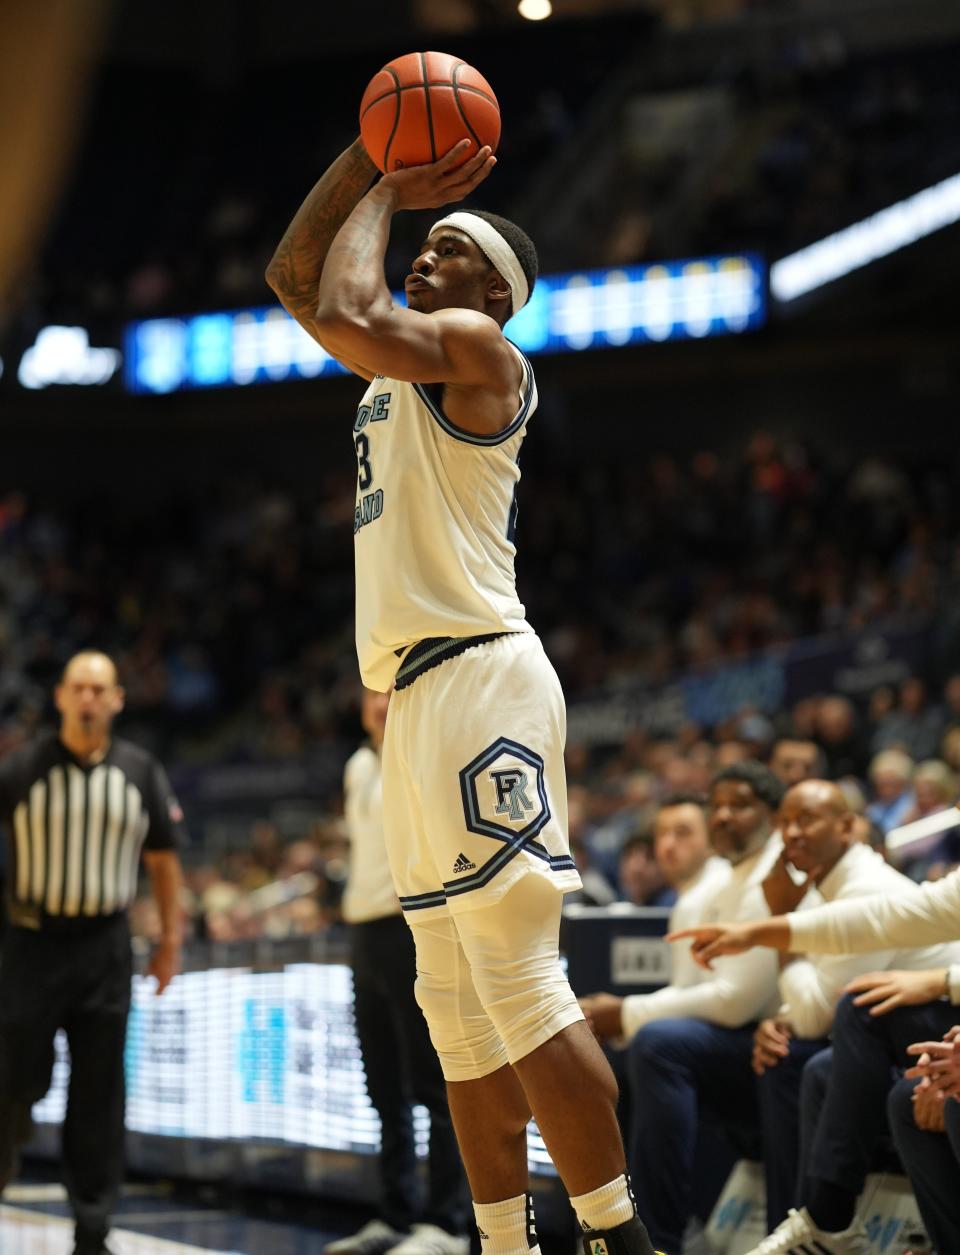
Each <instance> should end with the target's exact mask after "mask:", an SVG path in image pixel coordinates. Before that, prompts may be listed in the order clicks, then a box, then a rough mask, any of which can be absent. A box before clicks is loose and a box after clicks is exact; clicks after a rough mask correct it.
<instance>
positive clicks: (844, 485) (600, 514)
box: [0, 432, 960, 775]
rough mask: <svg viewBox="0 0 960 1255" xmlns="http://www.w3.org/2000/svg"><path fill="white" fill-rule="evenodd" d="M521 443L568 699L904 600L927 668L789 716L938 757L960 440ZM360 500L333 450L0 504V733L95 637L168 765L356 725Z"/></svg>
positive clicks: (953, 624)
mask: <svg viewBox="0 0 960 1255" xmlns="http://www.w3.org/2000/svg"><path fill="white" fill-rule="evenodd" d="M530 445H531V448H530V453H529V456H528V455H527V453H526V450H525V455H524V467H525V470H527V471H528V472H529V478H528V479H524V481H523V482H522V483H521V487H520V496H519V528H518V534H517V544H518V555H517V567H518V587H519V591H520V594H521V597H522V599H523V600H524V602H525V604H526V606H527V613H528V617H529V619H530V621H531V622H532V623H533V625H534V626H535V627H536V629H537V630H538V632H539V633H540V635H541V636H542V638H543V639H544V641H545V644H546V647H547V652H548V653H549V655H550V657H551V658H552V660H553V662H554V665H555V666H556V667H557V670H558V672H559V674H560V677H561V680H562V682H563V685H564V691H565V693H566V696H567V700H568V702H569V703H571V704H574V703H576V702H577V701H578V700H579V699H580V698H582V697H586V696H593V695H596V694H598V693H604V692H609V691H612V690H615V689H616V688H617V687H618V686H623V685H625V684H638V683H642V684H645V685H656V684H659V683H661V682H664V681H667V680H669V679H671V678H672V677H674V676H676V675H678V674H681V673H690V672H695V671H699V670H704V669H707V668H709V667H711V666H713V665H715V664H719V663H724V662H729V661H731V660H736V659H742V658H745V657H748V656H750V655H751V654H753V653H755V652H756V651H758V650H764V649H770V648H776V647H779V646H785V645H787V644H788V643H790V642H792V641H795V640H797V639H802V638H807V637H815V636H820V635H825V634H826V635H829V634H843V633H855V632H858V631H862V630H863V629H865V628H868V627H873V626H877V625H882V624H884V623H887V622H889V621H892V620H897V619H902V620H905V621H906V620H909V621H910V622H916V623H920V624H923V623H930V624H931V635H930V639H929V648H928V651H927V659H926V662H925V670H926V672H927V674H926V675H925V676H924V679H925V680H926V681H927V687H925V685H924V684H923V683H920V682H918V683H917V684H915V685H912V686H910V687H908V688H907V689H906V690H905V691H904V692H903V693H895V692H892V691H890V690H889V689H886V688H884V689H881V690H879V691H878V692H877V693H876V694H874V696H873V698H872V700H871V703H870V706H869V708H868V709H864V710H858V711H856V712H850V711H846V710H845V708H844V707H843V706H842V704H836V703H834V704H832V705H827V706H826V707H825V708H824V709H823V710H821V711H820V713H819V715H815V712H814V710H813V708H812V707H810V708H804V709H802V710H801V711H800V712H798V716H797V717H798V720H799V721H800V724H801V729H800V730H801V731H804V732H810V733H813V731H814V730H815V727H814V725H815V724H816V720H817V719H819V721H820V724H821V725H822V727H821V728H820V729H819V731H820V733H822V735H823V737H824V739H825V743H826V746H827V753H828V755H829V756H830V765H831V768H833V769H834V770H835V771H836V770H839V768H840V767H843V768H844V770H850V769H852V770H855V771H856V772H857V773H859V774H861V775H863V774H864V773H865V771H866V756H867V755H868V754H869V753H870V752H872V751H875V750H880V749H884V748H890V747H894V746H896V745H899V744H903V745H905V746H906V748H907V749H908V751H909V753H910V755H911V757H912V758H913V759H914V761H917V762H920V761H923V760H925V759H927V758H931V757H935V756H936V755H937V754H938V753H939V752H940V748H941V746H940V741H941V736H942V733H943V731H944V729H945V725H946V723H948V722H949V721H950V720H951V719H953V718H955V717H956V709H957V707H958V704H960V695H958V693H957V691H956V688H955V687H952V688H950V689H949V690H948V691H947V693H946V696H944V695H943V694H942V686H943V684H944V683H945V682H946V680H947V678H948V676H949V675H950V674H951V673H952V671H953V670H960V623H958V622H957V614H956V605H957V598H956V583H957V578H958V573H960V513H958V507H957V504H956V500H955V495H954V494H952V493H951V491H950V475H951V469H952V468H951V466H950V464H949V461H944V460H941V461H940V463H939V464H937V463H934V462H927V461H925V460H922V459H918V460H917V461H915V462H913V463H910V462H908V461H906V460H904V461H903V462H901V463H900V464H894V463H893V462H891V461H888V460H885V459H884V458H882V457H880V456H875V455H867V456H865V457H861V458H859V459H857V460H854V461H848V462H843V461H840V460H837V459H836V458H833V457H831V456H823V455H820V454H818V453H816V452H815V450H814V449H813V448H812V447H811V446H810V445H809V444H805V443H802V442H800V441H781V440H775V439H774V438H773V437H771V436H770V435H768V434H766V433H762V432H761V433H757V434H756V435H755V436H753V437H752V438H751V439H749V441H748V442H747V443H746V445H745V447H744V448H743V449H742V450H741V451H740V453H739V454H730V455H725V456H723V457H721V456H719V455H718V454H717V453H716V452H715V451H713V450H710V449H703V450H701V451H699V452H697V453H695V454H693V455H692V456H691V457H689V458H684V457H681V456H675V455H671V456H667V455H663V456H659V457H654V458H652V460H651V461H650V462H649V463H643V462H640V463H636V462H631V461H629V460H625V461H623V462H621V463H620V464H610V463H604V462H602V461H597V462H596V463H591V465H590V467H589V468H586V469H585V468H583V467H582V466H578V467H574V466H571V465H569V464H567V463H565V462H562V461H560V460H559V459H556V460H555V455H554V454H553V452H552V451H551V449H550V445H549V442H547V443H544V442H540V444H539V445H538V444H537V442H535V441H533V440H531V442H530ZM353 495H354V490H353V486H352V484H351V483H350V479H349V476H344V475H339V474H333V473H331V472H327V473H326V474H324V472H323V471H322V470H321V471H320V473H319V474H318V477H317V480H316V482H315V483H314V484H312V485H310V487H309V489H303V488H295V487H286V488H284V487H280V486H279V485H275V486H273V487H271V488H270V489H269V490H267V489H263V488H258V487H257V485H256V483H255V482H253V483H248V482H242V481H237V480H234V481H231V480H226V481H225V482H224V483H222V484H221V485H219V486H218V487H217V488H215V489H213V490H212V491H211V490H208V489H196V490H194V491H193V492H192V493H190V492H187V491H184V492H182V493H181V494H180V495H179V496H178V500H177V502H176V505H175V507H173V508H170V509H165V510H164V511H163V514H162V526H161V520H159V519H158V515H157V513H156V510H155V508H154V506H153V504H152V503H151V502H149V501H146V502H138V501H135V500H134V501H131V500H129V499H123V500H120V499H118V500H117V501H115V502H114V501H112V500H111V499H110V497H109V495H108V496H107V497H105V498H104V499H102V500H101V501H100V502H98V504H97V506H96V507H93V506H91V503H89V502H88V501H86V500H78V501H76V502H75V503H74V504H71V503H70V502H69V501H68V500H65V499H62V500H59V501H57V500H52V499H42V498H38V499H35V500H31V499H29V498H27V497H25V496H24V495H23V494H20V493H9V494H8V495H7V496H5V497H3V498H2V499H0V752H2V751H3V750H4V749H6V748H9V747H11V746H12V745H13V744H14V743H15V742H16V741H18V740H21V739H23V738H25V737H26V736H28V735H29V733H30V731H31V729H32V728H33V727H35V726H36V724H37V722H38V720H40V719H41V718H42V717H43V714H44V703H45V702H46V701H47V700H48V694H49V692H50V688H51V683H52V681H53V680H54V679H55V678H56V675H57V671H58V668H59V666H60V661H61V660H62V659H63V658H66V657H68V656H69V655H70V654H71V653H72V652H73V651H75V650H76V649H78V648H81V647H83V646H86V645H90V644H94V645H97V646H98V647H100V648H105V649H107V650H109V651H110V653H111V654H112V655H113V656H115V657H116V658H117V660H118V662H119V665H120V669H121V673H122V675H123V678H124V682H125V685H126V690H127V713H126V716H125V718H126V721H127V727H128V729H129V730H130V731H131V734H132V733H133V732H134V731H136V733H137V735H139V736H140V737H141V738H142V739H144V740H145V741H146V743H148V744H149V745H150V746H151V748H154V749H155V750H157V751H158V752H159V753H161V754H162V756H163V758H164V760H165V761H167V760H169V761H173V762H177V763H202V762H217V763H225V762H239V763H243V762H263V761H271V760H274V761H275V760H279V759H286V758H290V757H294V756H297V755H304V754H309V753H310V752H311V751H314V750H318V749H322V748H323V747H326V746H329V744H330V743H331V742H332V741H335V740H337V739H342V738H344V737H349V736H350V735H352V729H353V727H354V726H355V725H354V717H355V716H354V713H353V708H354V704H355V696H356V668H355V653H354V647H353V628H352V600H353V558H352V547H351V544H350V520H351V519H352V516H353ZM614 520H615V524H616V525H615V526H614V525H612V521H614ZM951 607H953V609H951ZM268 609H269V613H266V611H267V610H268ZM935 610H936V611H937V614H936V616H934V611H935ZM930 685H932V686H933V687H932V688H931V687H929V686H930ZM852 724H855V725H856V726H855V727H854V726H851V725H852ZM881 729H882V730H881ZM848 742H849V753H848V752H847V743H848ZM851 754H852V755H853V758H854V759H855V761H853V762H852V764H851V763H850V762H846V763H844V762H842V761H841V760H842V759H844V758H846V759H849V758H850V756H851Z"/></svg>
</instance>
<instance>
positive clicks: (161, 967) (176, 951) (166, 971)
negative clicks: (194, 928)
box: [147, 941, 180, 996]
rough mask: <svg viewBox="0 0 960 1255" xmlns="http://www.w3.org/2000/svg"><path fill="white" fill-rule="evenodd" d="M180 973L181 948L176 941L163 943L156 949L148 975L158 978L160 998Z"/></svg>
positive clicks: (157, 990)
mask: <svg viewBox="0 0 960 1255" xmlns="http://www.w3.org/2000/svg"><path fill="white" fill-rule="evenodd" d="M179 971H180V947H179V946H178V945H177V943H176V942H174V941H161V942H159V943H158V944H157V946H156V947H155V948H154V951H153V954H152V956H151V958H150V966H149V967H148V968H147V975H148V976H154V977H156V981H157V988H156V993H157V995H158V996H159V995H160V994H162V993H163V991H164V990H165V989H166V987H167V986H168V985H169V984H170V982H171V981H172V980H173V978H174V976H176V974H177V973H178V972H179Z"/></svg>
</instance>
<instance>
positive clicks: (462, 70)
mask: <svg viewBox="0 0 960 1255" xmlns="http://www.w3.org/2000/svg"><path fill="white" fill-rule="evenodd" d="M360 135H361V138H362V139H363V146H364V148H366V150H367V152H368V153H369V154H370V158H371V160H372V161H373V162H374V164H375V165H377V166H378V167H379V168H380V169H381V170H382V171H383V172H384V173H387V172H388V171H390V170H400V169H402V168H403V167H404V166H422V165H425V164H426V163H427V162H428V161H438V160H439V159H440V158H441V157H442V156H443V155H444V153H447V152H449V151H450V149H451V148H452V147H453V146H454V144H456V143H458V142H459V141H460V140H462V139H470V140H472V141H473V143H472V145H471V147H470V149H469V151H468V152H466V153H465V154H464V160H465V161H466V160H467V159H468V158H470V157H472V156H473V155H474V153H476V152H477V151H478V150H479V149H480V148H482V147H483V145H484V144H489V145H490V147H491V148H494V149H495V148H496V146H497V142H498V140H499V139H500V106H499V105H498V104H497V98H496V96H495V95H494V94H493V89H492V88H491V86H490V84H489V83H488V82H487V80H486V79H485V78H484V77H483V75H482V74H481V73H479V71H477V70H475V69H474V68H473V66H472V65H467V63H466V61H461V60H460V58H459V57H452V56H450V55H449V53H446V52H408V53H407V54H406V56H403V57H396V58H395V59H394V60H393V61H390V62H388V63H387V64H386V65H385V66H384V67H383V69H382V70H379V71H378V72H377V73H376V74H374V76H373V78H372V79H371V80H370V82H369V84H368V86H367V90H366V91H365V92H364V93H363V99H362V100H361V102H360Z"/></svg>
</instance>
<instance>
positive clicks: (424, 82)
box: [397, 52, 437, 161]
mask: <svg viewBox="0 0 960 1255" xmlns="http://www.w3.org/2000/svg"><path fill="white" fill-rule="evenodd" d="M417 55H418V56H419V57H420V79H421V86H422V88H423V98H424V100H425V101H426V105H427V131H428V133H429V135H430V157H431V160H433V161H436V159H437V140H436V136H435V135H434V133H433V105H432V104H431V103H430V86H431V84H430V77H429V75H428V74H427V54H426V53H425V52H421V53H418V54H417ZM399 112H400V101H399V98H398V99H397V114H398V115H399Z"/></svg>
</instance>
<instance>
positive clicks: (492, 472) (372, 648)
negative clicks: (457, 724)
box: [353, 346, 537, 692]
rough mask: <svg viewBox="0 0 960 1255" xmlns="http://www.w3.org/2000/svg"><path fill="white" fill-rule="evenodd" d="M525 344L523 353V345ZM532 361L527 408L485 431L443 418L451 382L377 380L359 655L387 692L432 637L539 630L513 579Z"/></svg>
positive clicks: (371, 413)
mask: <svg viewBox="0 0 960 1255" xmlns="http://www.w3.org/2000/svg"><path fill="white" fill-rule="evenodd" d="M514 347H515V346H514ZM516 352H517V354H518V356H519V357H520V359H521V361H522V363H523V382H522V384H521V389H520V394H519V397H518V407H517V413H516V416H515V417H514V419H513V421H512V422H510V423H509V424H508V425H507V427H505V428H504V429H503V431H500V432H497V433H496V435H493V436H476V435H473V434H472V433H471V432H466V431H464V430H462V428H459V427H457V426H456V425H455V424H454V423H452V422H451V421H450V419H449V418H447V416H446V415H445V414H444V413H443V409H442V397H443V385H442V384H416V383H400V382H398V381H397V380H395V379H384V378H383V377H382V376H379V375H378V376H377V377H376V378H375V379H374V380H373V381H372V383H371V384H370V386H369V387H368V388H367V391H366V392H365V393H364V396H363V400H362V401H361V403H360V408H359V409H358V411H357V418H356V422H355V423H354V425H353V432H354V442H355V445H356V451H357V463H358V476H357V504H356V511H355V515H354V524H353V531H354V541H355V561H356V586H357V655H358V657H359V660H360V673H361V675H362V677H363V682H364V684H365V685H366V686H367V687H368V688H372V689H377V690H378V691H380V692H386V690H387V689H388V688H389V687H390V685H391V683H392V682H393V678H394V675H395V674H396V671H397V667H398V666H399V663H400V657H399V655H400V654H402V652H403V651H404V649H406V647H407V646H409V645H413V644H415V643H416V642H417V641H421V640H424V639H426V638H428V637H444V636H453V637H464V636H480V635H483V634H485V633H490V632H529V631H532V629H531V628H530V626H529V624H528V623H527V621H526V617H525V612H524V608H523V605H522V603H521V602H520V600H519V598H518V597H517V588H516V578H515V575H514V565H513V561H514V556H515V554H516V548H515V546H514V543H513V533H514V527H515V524H516V489H517V484H518V482H519V479H520V468H519V466H518V465H517V460H518V457H519V454H520V446H521V444H522V443H523V437H524V435H525V433H526V426H527V421H528V419H529V418H530V416H531V414H532V413H533V412H534V410H535V409H536V406H537V388H536V382H535V380H534V377H533V369H532V367H531V366H530V363H529V362H528V361H527V359H526V358H525V357H524V356H523V354H522V353H520V350H519V349H517V350H516Z"/></svg>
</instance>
